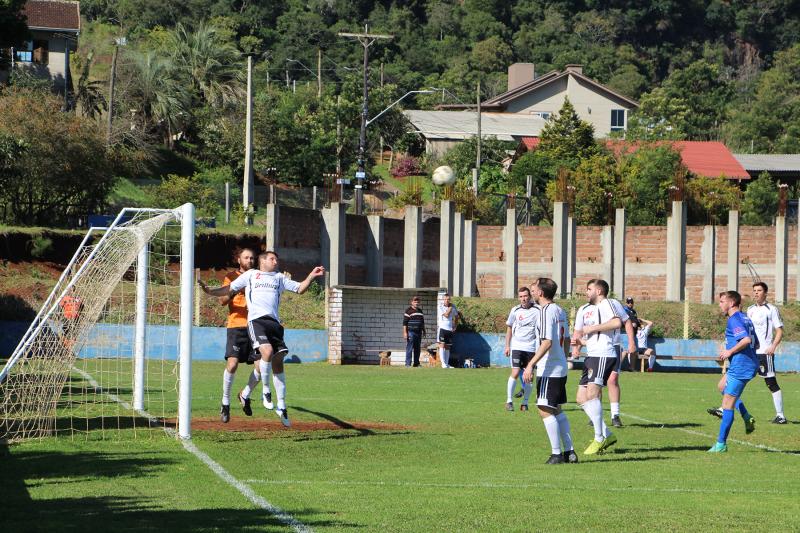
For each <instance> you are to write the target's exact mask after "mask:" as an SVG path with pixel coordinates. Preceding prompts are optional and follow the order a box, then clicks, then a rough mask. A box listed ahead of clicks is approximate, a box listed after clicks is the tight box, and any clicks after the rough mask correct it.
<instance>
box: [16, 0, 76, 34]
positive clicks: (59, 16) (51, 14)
mask: <svg viewBox="0 0 800 533" xmlns="http://www.w3.org/2000/svg"><path fill="white" fill-rule="evenodd" d="M22 12H23V13H24V14H25V16H26V17H27V19H28V22H27V23H28V27H29V28H31V29H43V28H46V29H52V30H65V31H76V32H77V31H80V29H81V8H80V2H68V1H66V0H28V1H27V2H25V7H24V8H23V9H22Z"/></svg>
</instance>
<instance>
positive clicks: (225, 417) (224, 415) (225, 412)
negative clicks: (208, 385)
mask: <svg viewBox="0 0 800 533" xmlns="http://www.w3.org/2000/svg"><path fill="white" fill-rule="evenodd" d="M219 419H220V420H221V421H222V423H223V424H227V423H228V422H229V421H230V419H231V406H230V405H223V406H222V409H220V410H219Z"/></svg>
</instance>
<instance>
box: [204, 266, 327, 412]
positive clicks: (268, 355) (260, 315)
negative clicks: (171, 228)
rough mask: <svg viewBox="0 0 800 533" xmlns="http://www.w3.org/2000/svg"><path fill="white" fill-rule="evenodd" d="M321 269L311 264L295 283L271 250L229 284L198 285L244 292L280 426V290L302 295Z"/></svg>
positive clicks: (282, 394) (282, 404) (249, 324)
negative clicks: (271, 385) (308, 270)
mask: <svg viewBox="0 0 800 533" xmlns="http://www.w3.org/2000/svg"><path fill="white" fill-rule="evenodd" d="M324 274H325V268H324V267H321V266H318V267H314V269H313V270H312V271H311V273H310V274H309V275H308V276H307V277H306V279H304V280H303V281H302V282H300V283H298V282H296V281H293V280H291V279H289V278H288V277H286V276H284V275H283V274H282V273H280V272H278V254H276V253H275V252H273V251H268V252H264V253H262V254H261V255H259V256H258V269H251V270H248V271H247V272H245V273H243V274H242V275H241V276H239V277H238V278H236V279H235V280H234V281H233V282H231V284H230V285H228V286H224V287H218V288H216V289H211V288H209V287H208V286H207V285H206V284H205V283H203V281H202V280H200V281H199V283H200V287H202V289H203V291H204V292H205V293H206V294H209V295H211V296H225V295H231V296H232V295H234V294H236V293H238V292H239V291H242V290H244V291H245V298H246V299H247V328H248V330H249V332H250V340H251V341H252V342H253V347H254V348H255V349H257V350H258V351H259V353H260V354H261V365H260V366H261V379H262V380H263V381H267V375H266V372H267V369H268V368H269V364H270V363H272V365H271V366H272V384H273V385H274V386H275V395H276V396H277V404H278V405H277V409H276V410H275V413H276V414H277V415H278V417H279V418H280V419H281V423H283V425H284V426H287V427H288V426H290V425H291V424H290V422H289V413H288V410H287V409H286V375H285V374H284V371H283V358H284V356H285V355H286V354H287V353H288V352H289V349H288V348H287V347H286V344H285V343H284V341H283V326H282V325H281V323H280V317H279V316H278V308H279V307H280V303H281V293H282V292H283V291H285V290H288V291H292V292H296V293H298V294H303V293H304V292H306V290H307V289H308V286H309V285H310V284H311V282H312V281H313V280H314V278H317V277H319V276H322V275H324Z"/></svg>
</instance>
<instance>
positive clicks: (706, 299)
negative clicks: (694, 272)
mask: <svg viewBox="0 0 800 533" xmlns="http://www.w3.org/2000/svg"><path fill="white" fill-rule="evenodd" d="M716 252H717V227H716V226H705V227H703V246H702V247H701V248H700V263H701V264H702V265H703V287H702V289H701V292H700V301H701V302H702V303H704V304H713V303H714V302H716V301H717V294H716V290H717V288H716V276H717V257H716Z"/></svg>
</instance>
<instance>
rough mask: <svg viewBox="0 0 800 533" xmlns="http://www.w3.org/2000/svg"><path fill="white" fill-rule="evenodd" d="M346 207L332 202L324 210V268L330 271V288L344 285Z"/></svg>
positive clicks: (322, 242)
mask: <svg viewBox="0 0 800 533" xmlns="http://www.w3.org/2000/svg"><path fill="white" fill-rule="evenodd" d="M345 207H346V206H345V205H344V204H341V203H339V202H331V206H330V207H326V208H325V209H323V210H322V238H321V239H320V241H321V244H322V266H324V267H325V269H326V270H327V271H328V276H327V278H328V280H327V283H328V286H329V287H333V286H335V285H344V282H345V281H344V228H345V220H346V219H345Z"/></svg>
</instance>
